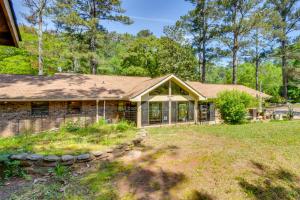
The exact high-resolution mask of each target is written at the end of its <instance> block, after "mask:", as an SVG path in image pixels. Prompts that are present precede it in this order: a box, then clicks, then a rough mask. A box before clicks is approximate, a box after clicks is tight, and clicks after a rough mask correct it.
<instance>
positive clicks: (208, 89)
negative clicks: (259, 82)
mask: <svg viewBox="0 0 300 200" xmlns="http://www.w3.org/2000/svg"><path fill="white" fill-rule="evenodd" d="M187 83H188V84H189V85H191V86H192V87H193V88H195V89H196V90H198V91H199V92H201V94H203V95H204V96H205V97H206V98H216V97H217V94H218V93H220V92H222V91H225V90H238V91H243V92H246V93H248V94H250V95H251V96H253V97H256V96H259V93H260V92H259V91H257V90H254V89H252V88H249V87H246V86H243V85H231V84H208V83H200V82H193V81H187ZM261 96H262V97H263V98H269V97H271V96H269V95H267V94H265V93H261Z"/></svg>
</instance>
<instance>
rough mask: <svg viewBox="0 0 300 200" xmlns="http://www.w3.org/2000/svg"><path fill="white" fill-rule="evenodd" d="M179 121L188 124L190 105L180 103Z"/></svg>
mask: <svg viewBox="0 0 300 200" xmlns="http://www.w3.org/2000/svg"><path fill="white" fill-rule="evenodd" d="M178 121H179V122H186V121H188V103H187V102H178Z"/></svg>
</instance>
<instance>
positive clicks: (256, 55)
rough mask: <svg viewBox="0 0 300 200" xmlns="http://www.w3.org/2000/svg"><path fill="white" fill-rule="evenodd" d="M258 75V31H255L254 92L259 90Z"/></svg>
mask: <svg viewBox="0 0 300 200" xmlns="http://www.w3.org/2000/svg"><path fill="white" fill-rule="evenodd" d="M258 73H259V52H258V30H257V29H256V34H255V89H256V90H258V89H259V83H258V82H259V79H258Z"/></svg>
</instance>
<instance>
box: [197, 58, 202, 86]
mask: <svg viewBox="0 0 300 200" xmlns="http://www.w3.org/2000/svg"><path fill="white" fill-rule="evenodd" d="M198 55H199V56H198V57H199V58H198V59H199V61H198V65H199V80H200V81H202V58H201V57H202V55H201V53H199V54H198Z"/></svg>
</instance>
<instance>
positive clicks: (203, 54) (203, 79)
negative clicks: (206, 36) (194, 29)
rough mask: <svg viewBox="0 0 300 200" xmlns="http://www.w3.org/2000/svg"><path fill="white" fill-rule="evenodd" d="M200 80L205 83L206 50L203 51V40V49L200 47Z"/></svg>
mask: <svg viewBox="0 0 300 200" xmlns="http://www.w3.org/2000/svg"><path fill="white" fill-rule="evenodd" d="M201 81H202V83H205V81H206V51H205V43H204V42H203V49H202V72H201Z"/></svg>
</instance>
